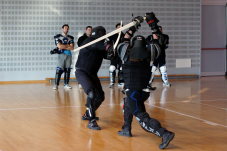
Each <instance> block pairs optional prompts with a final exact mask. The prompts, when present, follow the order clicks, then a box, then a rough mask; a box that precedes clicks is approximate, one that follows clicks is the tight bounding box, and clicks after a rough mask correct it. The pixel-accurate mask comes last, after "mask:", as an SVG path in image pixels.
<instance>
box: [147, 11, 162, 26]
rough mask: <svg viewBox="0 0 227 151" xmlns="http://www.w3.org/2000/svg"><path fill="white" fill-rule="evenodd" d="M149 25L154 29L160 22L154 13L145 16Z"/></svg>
mask: <svg viewBox="0 0 227 151" xmlns="http://www.w3.org/2000/svg"><path fill="white" fill-rule="evenodd" d="M145 17H146V21H147V24H148V25H149V26H150V27H151V28H152V27H154V26H156V25H157V23H158V22H159V20H158V19H157V18H156V17H155V14H154V13H153V12H151V13H146V14H145Z"/></svg>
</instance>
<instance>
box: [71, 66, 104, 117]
mask: <svg viewBox="0 0 227 151" xmlns="http://www.w3.org/2000/svg"><path fill="white" fill-rule="evenodd" d="M75 75H76V79H77V80H78V82H79V83H80V84H81V86H82V87H83V89H84V92H85V93H86V94H87V95H88V97H87V100H86V106H87V107H88V108H89V114H88V112H86V114H87V116H89V117H90V120H92V119H95V111H96V110H97V109H98V108H99V106H100V105H101V104H102V102H103V101H104V99H105V95H104V91H103V89H102V85H101V83H100V80H99V78H98V76H97V75H91V74H89V73H87V72H86V71H84V70H81V69H77V70H76V72H75Z"/></svg>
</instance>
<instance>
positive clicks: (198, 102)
mask: <svg viewBox="0 0 227 151" xmlns="http://www.w3.org/2000/svg"><path fill="white" fill-rule="evenodd" d="M186 102H187V103H190V102H192V103H197V104H201V105H206V106H210V107H213V108H217V109H221V110H226V111H227V108H220V107H216V106H213V105H208V104H204V103H200V101H174V102H154V104H170V103H186ZM226 107H227V106H226Z"/></svg>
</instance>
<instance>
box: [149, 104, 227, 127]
mask: <svg viewBox="0 0 227 151" xmlns="http://www.w3.org/2000/svg"><path fill="white" fill-rule="evenodd" d="M145 104H147V105H149V106H153V107H156V108H160V109H163V110H166V111H169V112H173V113H176V114H180V115H183V116H187V117H190V118H193V119H197V120H200V121H203V122H204V123H206V124H209V125H213V126H216V125H218V126H222V127H225V128H227V126H225V125H221V124H218V123H214V122H211V121H207V120H204V119H201V118H197V117H194V116H191V115H187V114H183V113H180V112H176V111H173V110H169V109H166V108H163V107H159V106H156V105H150V104H148V103H145Z"/></svg>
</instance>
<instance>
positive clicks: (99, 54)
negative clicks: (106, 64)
mask: <svg viewBox="0 0 227 151" xmlns="http://www.w3.org/2000/svg"><path fill="white" fill-rule="evenodd" d="M92 40H94V39H93V38H91V37H89V38H87V39H86V40H85V43H84V44H87V43H89V42H91V41H92ZM100 47H101V46H100ZM105 53H106V52H105V51H100V50H89V47H86V48H83V49H81V50H80V53H79V56H78V59H77V62H76V68H80V69H82V70H84V71H86V72H87V73H89V74H94V75H96V74H97V72H98V71H99V69H100V67H101V65H102V61H103V58H104V56H105Z"/></svg>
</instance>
